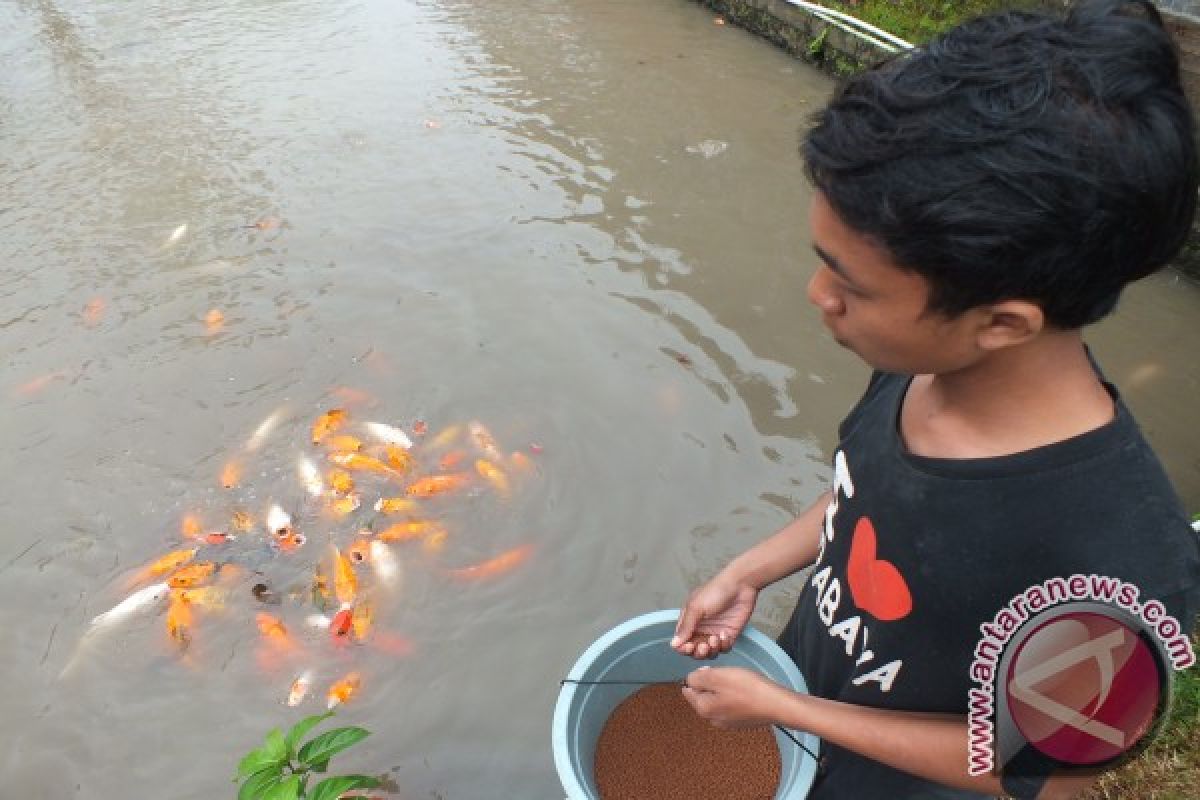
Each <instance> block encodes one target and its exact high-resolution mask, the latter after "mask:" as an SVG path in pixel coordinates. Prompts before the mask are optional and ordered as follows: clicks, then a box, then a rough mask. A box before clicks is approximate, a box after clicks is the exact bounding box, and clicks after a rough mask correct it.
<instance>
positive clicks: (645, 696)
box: [595, 684, 783, 800]
mask: <svg viewBox="0 0 1200 800" xmlns="http://www.w3.org/2000/svg"><path fill="white" fill-rule="evenodd" d="M595 764H596V767H595V778H596V788H597V789H598V790H599V792H600V797H601V799H602V800H649V799H650V798H653V799H654V800H772V798H774V797H775V792H776V791H777V790H778V789H779V778H780V774H781V773H782V769H783V765H782V762H781V760H780V757H779V747H778V745H777V744H776V742H775V735H774V733H772V731H771V729H770V728H769V727H764V728H751V729H747V730H736V731H731V730H722V729H721V728H717V727H715V726H713V725H712V724H710V723H709V722H707V721H706V720H704V719H703V718H701V717H700V716H699V715H698V714H696V712H695V711H693V710H692V707H691V706H690V705H688V702H687V700H685V699H684V698H683V693H682V691H680V687H679V686H678V685H677V684H658V685H652V686H645V687H643V688H641V689H639V690H637V691H636V692H634V693H633V694H631V695H630V696H629V697H627V698H625V700H624V701H623V702H622V703H621V704H620V705H619V706H617V707H616V709H614V710H613V713H612V715H611V716H609V718H608V721H607V722H606V723H604V729H603V730H601V731H600V739H599V741H597V742H596V758H595Z"/></svg>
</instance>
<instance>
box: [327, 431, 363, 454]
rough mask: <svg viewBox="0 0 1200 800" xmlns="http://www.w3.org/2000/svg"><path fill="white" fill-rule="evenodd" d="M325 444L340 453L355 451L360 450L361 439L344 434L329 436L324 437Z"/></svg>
mask: <svg viewBox="0 0 1200 800" xmlns="http://www.w3.org/2000/svg"><path fill="white" fill-rule="evenodd" d="M325 446H326V447H328V448H329V449H330V450H335V451H338V452H342V453H357V452H358V451H359V450H362V440H361V439H358V438H356V437H354V436H346V435H341V436H329V437H327V438H326V439H325Z"/></svg>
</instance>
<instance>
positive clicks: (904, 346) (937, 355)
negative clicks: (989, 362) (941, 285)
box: [808, 192, 983, 375]
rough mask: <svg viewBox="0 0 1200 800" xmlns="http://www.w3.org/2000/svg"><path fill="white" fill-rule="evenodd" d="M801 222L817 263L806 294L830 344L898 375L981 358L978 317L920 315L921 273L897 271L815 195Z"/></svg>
mask: <svg viewBox="0 0 1200 800" xmlns="http://www.w3.org/2000/svg"><path fill="white" fill-rule="evenodd" d="M809 225H810V229H811V232H812V240H813V249H814V250H815V251H816V252H817V256H818V257H819V258H820V260H821V265H820V266H819V267H818V268H817V271H816V273H814V274H813V277H812V279H811V280H810V281H809V283H808V299H809V301H810V302H812V304H813V305H815V306H816V307H817V308H818V309H820V311H821V316H822V319H823V321H824V323H825V327H827V328H828V329H829V331H830V333H832V334H833V338H834V339H835V340H836V341H837V342H838V344H840V345H842V346H843V347H846V348H848V349H850V350H852V351H854V353H856V354H857V355H858V356H859V358H861V359H862V360H863V361H865V362H867V363H868V364H869V365H871V366H872V367H874V368H875V369H879V370H883V371H885V372H895V373H901V374H906V375H922V374H940V373H946V372H953V371H955V370H958V369H962V368H963V367H966V366H969V365H970V364H972V363H974V361H976V360H977V359H979V358H980V357H981V356H982V355H983V353H982V352H981V351H980V349H979V348H978V347H977V342H976V332H977V331H978V322H979V320H978V319H977V317H978V315H977V314H975V313H974V312H971V311H968V312H966V313H964V314H962V315H960V316H958V317H954V318H950V317H947V316H945V315H942V314H938V313H933V312H927V311H926V306H927V304H928V301H929V284H928V283H927V282H926V280H925V278H923V277H922V276H920V275H917V274H916V273H914V272H909V271H906V270H903V269H901V268H900V267H899V266H897V265H896V262H895V261H894V260H893V259H892V257H891V255H890V254H889V253H888V252H887V251H886V250H884V249H883V248H882V247H880V246H879V245H877V244H875V243H874V242H873V241H871V240H870V239H868V238H866V237H865V236H863V235H862V234H860V233H858V232H857V231H855V230H854V229H852V228H850V227H848V226H847V225H846V224H845V223H843V222H842V220H841V219H840V218H839V217H838V215H837V213H836V212H835V211H834V210H833V208H832V207H831V206H830V205H829V203H828V202H827V201H826V200H825V197H824V195H823V194H822V193H821V192H817V194H816V195H815V196H814V198H813V202H812V207H811V209H810V212H809Z"/></svg>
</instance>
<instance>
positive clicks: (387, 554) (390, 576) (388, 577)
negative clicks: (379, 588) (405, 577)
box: [370, 539, 400, 584]
mask: <svg viewBox="0 0 1200 800" xmlns="http://www.w3.org/2000/svg"><path fill="white" fill-rule="evenodd" d="M370 559H371V569H373V570H374V571H375V576H376V577H377V578H379V580H380V582H382V583H385V584H391V583H395V581H396V578H397V577H398V576H399V574H400V565H399V563H398V562H397V561H396V556H395V555H393V553H392V548H390V547H388V546H387V544H386V543H384V542H381V541H379V540H378V539H372V540H371V544H370Z"/></svg>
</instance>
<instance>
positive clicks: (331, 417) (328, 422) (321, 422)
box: [312, 408, 346, 444]
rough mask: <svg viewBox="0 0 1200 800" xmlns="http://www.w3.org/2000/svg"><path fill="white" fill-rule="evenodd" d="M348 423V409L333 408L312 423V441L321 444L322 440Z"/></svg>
mask: <svg viewBox="0 0 1200 800" xmlns="http://www.w3.org/2000/svg"><path fill="white" fill-rule="evenodd" d="M345 424H346V411H345V409H341V408H332V409H330V410H329V411H326V412H325V413H324V414H322V415H321V416H319V417H317V419H316V421H315V422H313V425H312V443H313V444H320V443H321V440H322V439H324V438H325V437H326V436H328V435H329V434H331V433H333V432H334V431H336V430H337V429H339V428H341V427H342V426H343V425H345Z"/></svg>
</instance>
